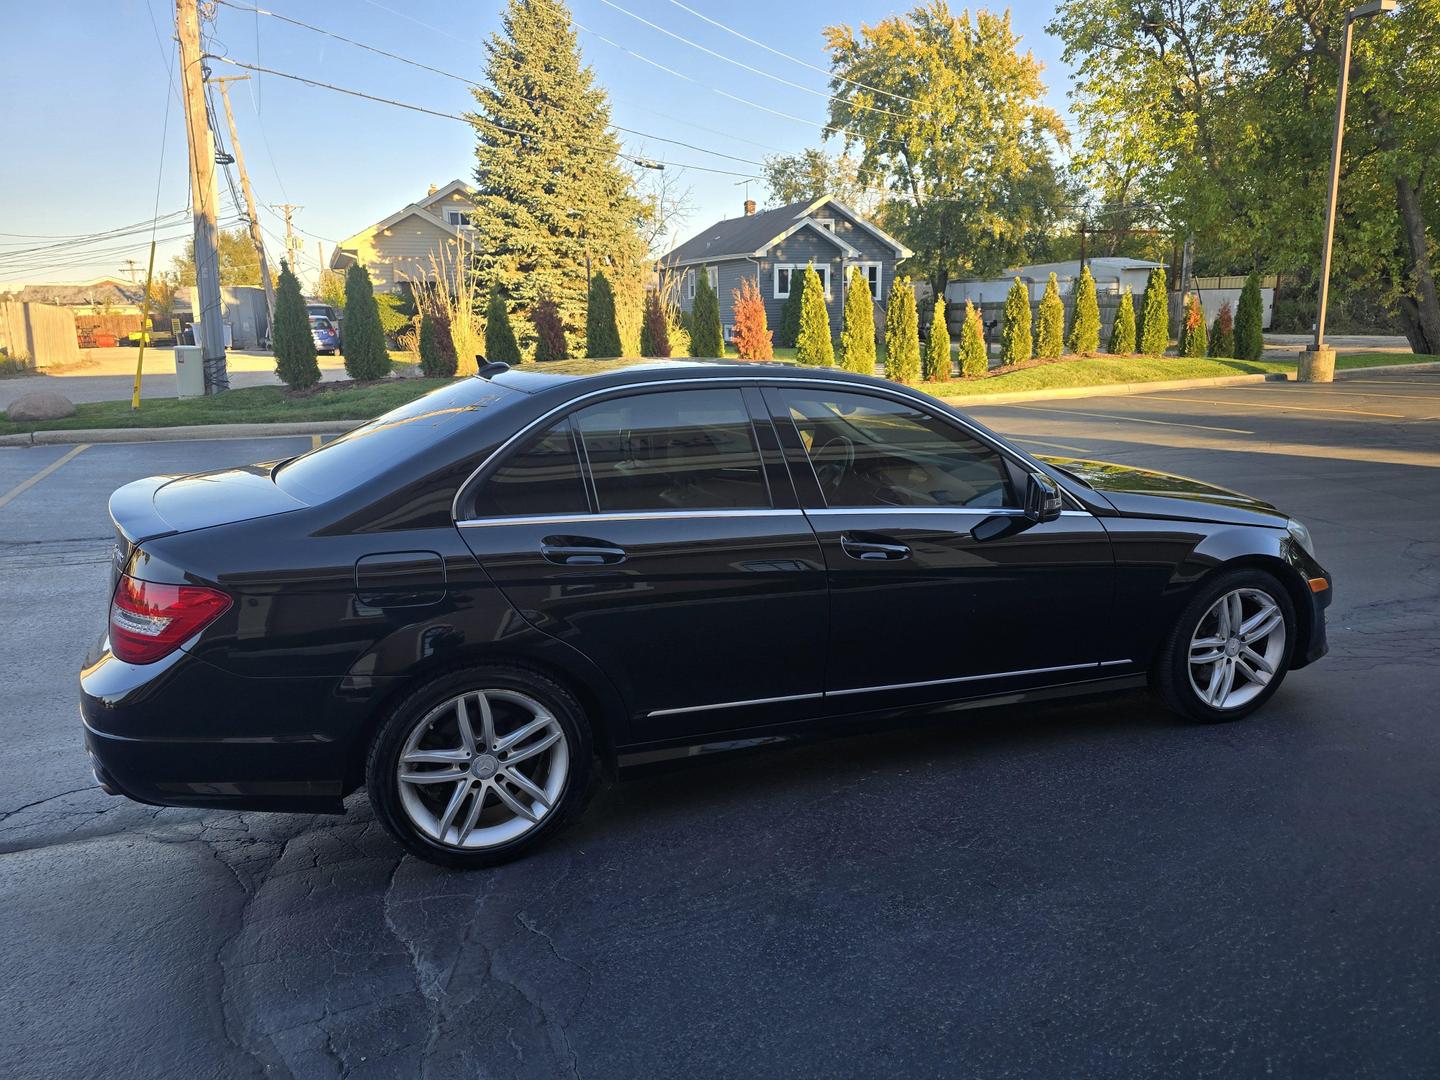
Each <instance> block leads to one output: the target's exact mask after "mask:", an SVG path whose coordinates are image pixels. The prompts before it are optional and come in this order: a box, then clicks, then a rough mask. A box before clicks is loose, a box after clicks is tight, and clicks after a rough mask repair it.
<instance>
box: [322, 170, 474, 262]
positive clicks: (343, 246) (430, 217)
mask: <svg viewBox="0 0 1440 1080" xmlns="http://www.w3.org/2000/svg"><path fill="white" fill-rule="evenodd" d="M457 191H462V192H464V193H465V194H467V195H473V194H475V189H474V188H472V187H471V186H470V185H469V184H467V183H465V181H464V180H451V181H450V183H448V184H446V185H445V186H444V187H442V188H436V189H435V190H434V191H432V192H430V193H429V194H428V195H426V196H425V198H423V199H419V200H417V201H416V202H412V203H409V204H408V205H406V206H402V207H401V208H400V209H399V210H396V211H395V212H394V213H393V214H391V215H390V216H389V217H386V218H382V219H381V220H379V221H377V222H375V224H373V225H370V226H368V227H366V228H364V229H361V230H360V231H359V232H357V233H352V234H351V235H349V236H347V237H346V238H345V239H344V240H342V241H341V242H340V243H339V244H337V245H336V246H335V248H334V249H333V250H332V251H331V252H330V267H331V269H333V270H338V269H340V268H341V266H340V264H341V263H342V262H344V263H346V264H347V265H348V263H349V262H353V261H354V260H353V258H347V256H346V254H345V253H346V251H347V249H348V250H349V251H350V252H351V253H352V254H353V252H354V250H355V246H356V245H357V244H358V243H359V242H360V241H361V240H362V239H364V237H365V236H366V235H368V234H370V233H377V232H383V231H384V230H385V229H388V228H390V227H391V226H392V225H397V224H399V223H400V222H402V221H404V220H405V219H406V218H408V217H417V218H420V219H421V220H422V221H425V222H428V223H429V224H431V225H434V226H435V227H436V228H437V229H440V230H441V231H443V232H447V233H449V234H450V235H451V236H459V235H460V230H459V228H457V227H456V226H454V225H451V224H450V223H449V222H448V221H446V220H445V219H444V218H442V217H440V216H438V215H437V214H434V213H432V212H431V211H430V209H429V208H430V207H431V206H433V205H435V204H436V203H438V202H440V201H441V200H443V199H446V198H448V197H449V196H450V195H451V194H453V193H454V192H457Z"/></svg>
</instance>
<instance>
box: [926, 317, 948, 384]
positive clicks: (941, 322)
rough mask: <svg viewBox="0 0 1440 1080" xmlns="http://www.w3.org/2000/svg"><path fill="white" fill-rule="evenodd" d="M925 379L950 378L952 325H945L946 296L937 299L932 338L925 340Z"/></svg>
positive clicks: (934, 380) (931, 319)
mask: <svg viewBox="0 0 1440 1080" xmlns="http://www.w3.org/2000/svg"><path fill="white" fill-rule="evenodd" d="M924 359H925V365H924V366H925V379H926V381H927V382H944V381H946V380H947V379H949V378H950V374H951V373H950V327H948V326H946V325H945V298H944V297H943V296H941V297H938V298H937V299H936V300H935V314H934V315H932V316H931V317H930V338H929V340H927V341H926V342H925V358H924Z"/></svg>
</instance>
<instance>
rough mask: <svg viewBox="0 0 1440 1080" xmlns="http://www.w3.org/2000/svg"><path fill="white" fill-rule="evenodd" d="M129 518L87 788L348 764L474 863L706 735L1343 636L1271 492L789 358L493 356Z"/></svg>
mask: <svg viewBox="0 0 1440 1080" xmlns="http://www.w3.org/2000/svg"><path fill="white" fill-rule="evenodd" d="M110 513H111V517H112V518H113V519H114V523H115V535H116V544H115V553H114V576H113V577H114V579H113V582H112V585H113V591H112V599H111V608H110V623H109V631H108V633H107V635H106V636H105V638H104V639H102V640H101V641H100V642H99V643H98V644H97V646H96V647H95V649H94V650H93V652H92V655H91V656H90V657H89V658H88V659H87V660H86V663H85V667H84V670H83V671H82V673H81V677H80V682H81V691H82V693H81V700H82V712H83V717H84V725H85V740H86V744H87V746H88V748H89V752H90V755H91V760H92V763H93V766H94V769H95V774H96V777H97V779H98V780H99V782H100V784H101V785H102V786H103V787H104V788H105V789H106V790H107V791H109V792H111V793H114V794H123V795H127V796H129V797H130V798H132V799H138V800H141V801H143V802H148V803H155V804H160V805H184V806H214V807H231V808H235V809H270V810H313V811H319V812H328V813H340V812H342V811H343V804H342V801H341V800H342V799H343V798H344V797H345V796H346V795H347V794H348V793H350V792H352V791H354V790H356V789H357V788H359V787H361V786H364V787H365V788H367V789H368V792H369V797H370V800H371V802H372V804H373V806H374V808H375V811H376V813H377V815H378V816H379V818H380V820H381V821H382V822H383V823H384V825H385V827H386V828H387V829H389V830H390V832H391V833H392V834H393V835H394V836H395V838H396V840H398V841H399V842H400V843H401V844H402V845H404V847H405V848H407V849H408V850H409V851H411V852H413V853H415V854H416V855H418V856H420V857H422V858H425V859H429V860H431V861H433V862H437V863H442V864H446V865H451V866H461V867H468V866H477V865H488V864H493V863H496V862H499V861H502V860H504V859H509V858H512V857H514V856H516V855H517V854H519V853H521V852H523V851H525V850H527V849H528V848H530V847H532V846H533V845H535V844H536V843H538V842H540V841H541V840H542V839H543V838H544V837H546V836H547V835H549V834H550V833H552V832H554V831H555V830H556V829H558V828H560V827H561V826H562V825H563V824H564V823H565V822H566V821H567V820H568V819H570V818H573V817H574V816H575V815H576V814H577V813H578V812H579V810H580V809H581V807H582V806H583V805H584V803H585V799H586V796H587V794H588V792H589V791H590V789H591V788H592V786H593V783H594V782H595V781H596V779H597V778H598V777H600V776H602V775H608V774H610V773H612V772H614V771H616V770H623V769H625V768H627V767H630V766H635V765H641V764H647V763H652V762H660V761H664V760H666V759H669V758H676V757H684V756H688V755H692V754H695V753H698V752H702V751H709V750H720V749H729V748H738V747H745V746H754V745H756V744H757V743H762V742H766V741H775V740H778V739H783V738H789V737H795V736H799V735H803V734H811V733H814V732H816V731H818V730H822V729H836V728H847V727H848V728H849V729H851V730H854V729H855V728H856V727H857V726H858V727H862V728H863V727H865V726H868V725H876V724H881V723H885V722H886V721H887V720H893V719H895V718H898V717H901V716H907V715H916V714H923V713H943V712H947V711H954V710H961V709H967V708H971V707H974V706H975V705H977V704H984V703H987V702H1012V701H1015V700H1018V699H1022V698H1026V697H1038V696H1049V695H1056V694H1086V693H1093V692H1096V691H1105V690H1110V689H1115V688H1119V687H1123V686H1133V685H1136V684H1139V683H1143V682H1148V683H1149V684H1150V686H1151V687H1152V688H1153V689H1154V690H1155V691H1156V692H1157V693H1158V694H1159V696H1160V697H1161V698H1162V699H1163V700H1164V701H1165V702H1166V703H1167V704H1168V705H1169V706H1170V707H1171V708H1172V709H1174V710H1175V711H1177V712H1178V713H1180V714H1182V715H1184V716H1186V717H1188V718H1190V719H1193V720H1197V721H1223V720H1233V719H1237V718H1239V717H1242V716H1245V715H1246V714H1248V713H1250V712H1252V711H1253V710H1255V709H1256V708H1258V707H1259V706H1260V705H1261V704H1263V703H1264V702H1265V701H1266V699H1268V698H1269V697H1270V695H1272V694H1273V693H1275V691H1276V690H1277V689H1278V688H1279V686H1280V683H1281V680H1282V679H1284V677H1285V675H1286V673H1287V671H1289V670H1292V669H1295V668H1300V667H1303V666H1305V665H1306V664H1308V663H1310V662H1311V661H1313V660H1315V659H1317V658H1318V657H1320V656H1321V655H1323V654H1324V652H1325V648H1326V644H1325V614H1324V613H1325V608H1326V606H1327V605H1328V603H1329V601H1330V597H1331V592H1330V586H1331V581H1330V576H1329V574H1327V573H1326V572H1325V570H1323V569H1322V568H1321V567H1320V565H1319V564H1318V563H1317V562H1316V561H1315V557H1314V551H1313V548H1312V544H1311V539H1310V536H1309V534H1308V533H1307V531H1306V530H1305V528H1304V526H1303V525H1301V524H1300V523H1298V522H1296V521H1293V520H1291V519H1289V518H1287V517H1286V515H1285V514H1283V513H1281V512H1280V511H1278V510H1276V509H1275V508H1274V507H1272V506H1270V505H1268V504H1266V503H1263V502H1259V501H1257V500H1255V499H1251V498H1247V497H1246V496H1244V495H1239V494H1236V493H1235V492H1231V491H1226V490H1223V489H1220V488H1216V487H1211V486H1208V485H1206V484H1201V483H1197V482H1195V481H1191V480H1185V479H1181V478H1178V477H1174V476H1167V475H1164V474H1161V473H1154V472H1146V471H1143V470H1138V469H1131V468H1123V467H1120V466H1116V465H1106V464H1100V463H1094V462H1079V461H1067V460H1041V459H1036V458H1034V457H1032V456H1030V455H1029V454H1027V453H1025V452H1024V451H1022V450H1019V449H1017V448H1016V447H1014V446H1012V445H1010V444H1009V443H1007V442H1006V441H1005V440H1003V439H1001V438H999V437H998V436H996V435H995V434H993V433H992V432H990V431H987V430H985V429H984V428H983V427H981V426H979V425H978V424H976V423H974V422H973V421H971V420H968V419H967V418H966V417H964V416H963V415H961V414H959V413H957V412H956V411H954V410H953V409H951V408H949V407H947V406H946V405H944V404H942V403H940V402H937V401H935V400H932V399H931V398H928V397H926V396H925V395H924V394H921V393H918V392H916V391H914V390H910V389H907V388H905V387H901V386H896V385H894V384H892V383H888V382H884V381H881V380H879V379H872V378H866V377H862V376H856V375H848V374H845V373H842V372H838V371H834V370H807V369H803V368H793V367H787V366H781V365H761V364H724V363H698V362H663V363H662V362H655V363H596V362H584V363H574V364H559V365H548V366H546V367H544V368H517V369H514V370H511V369H508V368H506V367H505V365H503V364H491V365H487V366H485V367H483V368H482V370H481V372H480V374H479V375H478V376H475V377H472V378H469V379H464V380H460V381H457V382H455V383H453V384H452V385H449V386H446V387H444V388H442V389H440V390H437V391H435V392H433V393H431V394H428V395H427V396H425V397H423V398H420V399H418V400H417V401H415V402H413V403H411V404H409V405H406V406H404V407H402V408H400V409H397V410H395V411H394V412H391V413H388V414H386V415H385V416H382V417H380V418H379V419H377V420H374V421H372V422H371V423H368V424H366V425H364V426H363V427H360V428H357V429H356V430H355V431H353V432H351V433H349V434H347V435H345V436H343V437H341V438H339V439H337V440H335V441H334V442H332V443H329V444H327V445H325V446H322V447H321V448H319V449H317V450H313V451H311V452H310V453H308V454H304V455H301V456H300V457H296V458H292V459H290V460H288V461H282V462H279V463H270V464H264V465H255V466H251V467H248V468H241V469H233V470H229V471H225V472H218V473H208V474H204V475H199V476H181V477H152V478H150V479H148V480H141V481H138V482H136V483H133V484H129V485H127V486H126V487H123V488H121V489H120V490H119V491H117V492H115V494H114V495H113V496H112V497H111V500H110Z"/></svg>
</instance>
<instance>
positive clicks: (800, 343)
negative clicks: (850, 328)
mask: <svg viewBox="0 0 1440 1080" xmlns="http://www.w3.org/2000/svg"><path fill="white" fill-rule="evenodd" d="M791 273H792V275H793V273H794V271H791ZM804 282H805V284H804V286H803V289H804V296H802V297H801V299H800V333H799V334H798V335H797V336H796V338H795V360H796V362H797V363H800V364H805V365H806V366H808V367H834V366H835V343H834V342H833V341H832V340H831V339H830V309H829V308H828V307H826V305H825V286H824V285H822V284H821V283H820V275H819V274H817V273H816V272H815V264H814V263H811V264H810V265H809V266H807V267H805V276H804ZM790 288H791V289H792V290H793V289H794V288H795V286H794V284H793V280H792V284H791V286H790Z"/></svg>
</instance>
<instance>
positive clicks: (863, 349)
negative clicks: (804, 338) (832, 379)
mask: <svg viewBox="0 0 1440 1080" xmlns="http://www.w3.org/2000/svg"><path fill="white" fill-rule="evenodd" d="M840 366H841V367H842V368H844V369H845V370H846V371H854V372H857V373H859V374H861V375H874V374H875V301H874V300H873V299H871V296H870V283H869V282H868V281H867V280H866V278H865V274H864V272H863V271H862V270H861V269H860V268H859V267H858V266H857V267H855V268H854V269H853V270H851V271H850V283H849V284H848V285H847V286H846V289H845V310H844V313H843V316H842V322H841V324H840Z"/></svg>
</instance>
